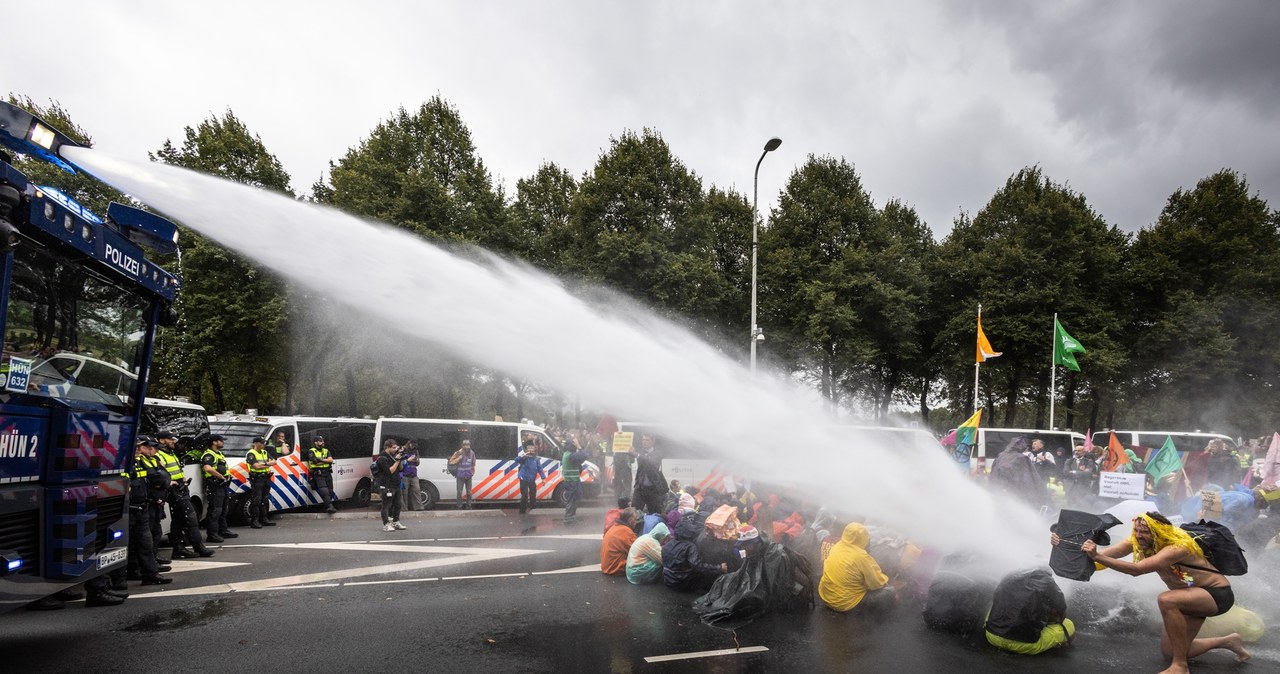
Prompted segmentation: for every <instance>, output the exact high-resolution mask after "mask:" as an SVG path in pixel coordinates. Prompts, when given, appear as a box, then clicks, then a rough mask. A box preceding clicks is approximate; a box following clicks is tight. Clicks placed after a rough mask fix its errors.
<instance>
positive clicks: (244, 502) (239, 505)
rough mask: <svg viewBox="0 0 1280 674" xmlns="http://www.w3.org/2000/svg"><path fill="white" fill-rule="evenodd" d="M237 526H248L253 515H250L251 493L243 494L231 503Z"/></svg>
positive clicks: (231, 517)
mask: <svg viewBox="0 0 1280 674" xmlns="http://www.w3.org/2000/svg"><path fill="white" fill-rule="evenodd" d="M230 519H231V520H233V521H234V522H235V524H236V526H241V527H247V526H249V522H250V521H252V517H251V516H250V515H249V495H248V494H241V495H240V496H238V497H236V500H235V501H233V502H232V504H231V516H230Z"/></svg>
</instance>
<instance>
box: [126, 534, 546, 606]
mask: <svg viewBox="0 0 1280 674" xmlns="http://www.w3.org/2000/svg"><path fill="white" fill-rule="evenodd" d="M266 547H305V548H308V549H315V550H334V551H352V552H363V551H366V549H367V548H369V547H370V546H368V545H365V544H349V543H307V544H302V545H300V546H294V545H280V546H266ZM373 547H375V549H376V550H379V551H381V550H383V549H384V547H390V548H391V549H393V550H402V549H405V548H411V549H414V550H415V551H420V552H424V553H429V554H441V555H450V556H448V557H445V558H443V559H419V560H415V561H412V562H401V563H399V564H384V565H380V566H366V567H359V568H354V569H338V570H334V571H325V572H322V573H308V574H301V575H294V576H281V577H278V578H264V579H262V580H252V581H245V582H240V583H219V584H216V585H206V586H203V587H190V588H180V589H175V590H162V591H160V592H151V593H146V594H136V595H134V596H135V597H139V598H142V597H179V596H193V595H205V594H226V593H228V592H254V591H258V590H274V589H283V588H292V587H295V586H309V585H310V584H315V583H324V582H328V581H335V580H338V581H340V580H345V579H347V578H359V577H362V576H378V575H384V574H393V573H400V572H405V571H418V570H421V569H429V568H432V567H440V566H452V565H456V564H469V563H472V562H486V561H492V560H497V559H510V558H514V557H524V556H527V555H539V554H545V553H548V552H551V551H550V550H522V549H477V548H456V547H444V546H439V547H437V546H426V545H422V546H402V545H391V546H383V545H377V546H373Z"/></svg>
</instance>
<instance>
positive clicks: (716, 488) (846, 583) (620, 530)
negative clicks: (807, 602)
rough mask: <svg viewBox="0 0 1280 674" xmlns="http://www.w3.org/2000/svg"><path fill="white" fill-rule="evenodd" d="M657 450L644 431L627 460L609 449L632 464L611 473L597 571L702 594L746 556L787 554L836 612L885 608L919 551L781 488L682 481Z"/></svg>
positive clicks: (800, 577)
mask: <svg viewBox="0 0 1280 674" xmlns="http://www.w3.org/2000/svg"><path fill="white" fill-rule="evenodd" d="M660 456H661V455H660V453H659V452H658V450H657V449H656V448H655V446H654V438H653V437H652V436H648V435H645V436H642V437H641V439H640V443H639V447H638V449H637V451H636V452H635V456H634V457H632V459H631V460H630V461H620V460H619V458H618V457H617V456H615V457H614V464H613V465H614V466H615V467H616V466H618V465H621V464H625V465H627V466H628V467H629V468H630V467H631V466H633V465H634V470H633V471H631V472H630V475H631V478H632V481H631V484H630V485H626V486H623V484H622V483H618V482H616V481H615V495H616V496H617V507H615V508H611V509H609V510H608V512H607V513H606V514H605V520H604V540H603V542H602V544H601V548H600V569H601V572H602V573H604V574H606V575H618V576H624V575H625V577H626V578H627V580H628V581H630V582H631V583H633V584H636V585H644V584H662V585H664V586H666V587H667V588H669V589H670V590H673V591H676V592H683V593H689V594H691V595H702V594H704V593H708V591H709V590H712V588H713V584H715V583H716V581H717V579H719V578H722V577H725V576H728V575H730V574H735V573H739V572H745V568H744V567H746V566H748V565H750V564H751V561H752V560H759V559H761V558H763V557H764V556H766V555H770V554H774V555H786V556H788V557H789V558H790V559H791V560H792V561H793V565H794V566H795V567H799V568H798V569H797V570H796V571H795V573H796V575H797V581H796V582H797V585H798V586H802V585H804V578H809V579H811V580H812V584H811V586H810V590H813V591H815V592H813V594H816V597H817V601H819V602H821V603H822V604H823V605H825V606H826V607H828V608H829V609H831V610H833V611H837V612H849V611H853V610H855V609H857V608H858V607H860V606H861V607H864V608H862V609H859V610H862V611H870V610H879V608H882V607H887V606H890V605H892V604H894V603H895V602H896V588H900V587H901V586H902V585H904V584H906V583H909V582H910V579H911V577H912V575H913V573H912V572H913V569H914V567H915V565H916V562H917V561H918V560H919V559H920V557H921V549H920V548H918V547H916V546H915V545H913V544H911V543H910V542H909V541H907V540H906V539H905V538H903V537H902V536H899V535H897V534H896V533H894V532H892V531H890V530H888V529H886V528H883V527H877V526H874V525H872V524H868V523H866V522H865V521H864V520H863V519H862V518H857V517H848V516H845V517H843V518H841V517H838V516H836V515H835V514H833V513H831V512H829V511H827V510H826V509H823V508H821V507H819V506H817V505H815V504H812V503H806V502H803V501H801V500H797V499H795V498H792V497H789V496H787V495H785V494H780V493H773V492H769V493H765V494H763V495H758V494H756V493H755V491H754V490H753V489H752V486H751V484H750V483H749V482H745V481H742V480H738V479H732V478H730V479H724V480H720V481H718V482H717V483H716V484H714V485H710V484H708V485H703V487H702V488H699V487H698V486H697V485H681V484H680V483H679V482H678V481H676V480H667V479H666V478H665V476H664V475H663V474H662V471H661V461H660ZM705 596H710V594H707V595H705ZM704 599H705V597H704ZM700 601H701V600H700ZM867 606H874V607H876V608H865V607H867Z"/></svg>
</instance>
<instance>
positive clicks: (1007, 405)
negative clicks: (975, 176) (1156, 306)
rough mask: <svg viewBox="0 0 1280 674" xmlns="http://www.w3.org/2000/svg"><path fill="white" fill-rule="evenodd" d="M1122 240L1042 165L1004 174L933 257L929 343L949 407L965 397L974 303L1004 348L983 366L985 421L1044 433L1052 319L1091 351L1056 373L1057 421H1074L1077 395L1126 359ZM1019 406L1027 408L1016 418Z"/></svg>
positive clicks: (964, 402)
mask: <svg viewBox="0 0 1280 674" xmlns="http://www.w3.org/2000/svg"><path fill="white" fill-rule="evenodd" d="M1127 240H1128V239H1127V237H1126V236H1125V235H1124V234H1123V233H1122V232H1120V231H1119V230H1118V229H1117V228H1116V227H1114V226H1108V225H1107V224H1106V222H1105V221H1103V219H1102V218H1101V217H1100V216H1099V215H1097V214H1096V213H1095V212H1094V211H1093V210H1092V208H1090V207H1089V205H1088V202H1087V201H1086V200H1085V198H1084V196H1083V195H1080V194H1078V193H1076V192H1074V191H1072V190H1071V189H1069V188H1067V187H1066V186H1063V185H1060V184H1057V183H1054V182H1053V181H1051V180H1050V179H1049V178H1048V177H1046V176H1045V175H1044V174H1043V173H1042V171H1041V170H1040V169H1039V167H1030V168H1024V169H1022V170H1021V171H1019V172H1018V173H1016V174H1014V175H1013V176H1011V177H1010V178H1009V179H1008V181H1006V183H1005V185H1004V187H1003V188H1001V189H1000V190H999V191H998V192H996V194H995V195H994V196H993V197H992V199H991V200H990V201H989V202H988V203H987V205H986V206H984V207H983V209H982V210H981V211H980V212H979V213H978V214H977V216H976V217H974V218H972V219H969V218H968V217H967V216H965V215H962V216H961V217H959V218H957V220H956V222H955V226H954V228H953V229H952V231H951V234H950V235H948V236H947V238H946V240H944V242H943V244H942V246H941V249H940V251H939V254H940V260H942V261H943V264H942V267H941V268H940V269H939V270H938V271H939V274H938V276H937V282H938V284H939V285H938V288H937V292H938V295H937V298H938V300H935V302H934V303H933V305H934V307H935V308H936V309H938V310H942V311H944V312H946V313H945V314H944V315H942V316H939V317H937V319H936V320H938V321H939V322H940V323H941V324H942V325H943V327H942V329H941V331H940V333H939V336H938V338H937V343H938V345H939V348H940V351H941V352H942V353H943V354H944V356H943V358H944V371H945V372H946V381H947V386H946V388H947V397H948V398H949V399H950V400H951V401H952V404H953V405H956V406H957V407H959V408H962V409H963V408H967V407H969V403H970V401H971V400H972V397H973V389H972V385H973V376H972V372H973V354H974V342H975V339H976V332H975V319H976V312H977V305H978V304H979V303H981V304H982V305H983V316H982V322H983V329H984V331H985V332H986V334H987V336H988V337H990V338H991V340H992V343H993V345H994V346H995V347H996V348H997V349H999V350H1001V351H1003V352H1004V355H1003V356H1001V357H999V358H996V359H994V360H989V361H987V363H985V364H984V366H983V368H982V383H981V386H982V391H983V393H984V394H985V396H984V402H983V406H984V407H986V408H987V410H988V414H989V415H990V416H987V417H984V419H990V420H991V422H992V423H1001V424H1003V425H1006V426H1009V425H1013V424H1015V423H1025V424H1028V425H1034V427H1036V428H1044V427H1046V424H1047V423H1048V415H1047V408H1048V395H1049V393H1050V392H1049V382H1050V372H1049V365H1048V361H1049V357H1050V349H1051V348H1052V344H1053V342H1052V340H1053V332H1052V331H1053V314H1055V313H1057V314H1058V315H1059V318H1060V320H1061V321H1062V322H1063V324H1064V325H1065V326H1066V327H1067V329H1068V330H1069V331H1070V332H1071V334H1072V335H1073V336H1074V337H1076V338H1077V339H1079V340H1080V341H1081V342H1082V343H1084V344H1085V345H1086V346H1087V347H1088V349H1089V354H1088V356H1087V357H1086V358H1084V359H1083V361H1082V365H1081V369H1082V373H1081V374H1080V375H1076V374H1075V373H1072V374H1068V375H1066V376H1063V377H1059V378H1058V383H1059V386H1060V387H1061V389H1062V390H1061V391H1060V392H1058V391H1055V392H1054V395H1059V396H1060V397H1059V398H1058V400H1059V404H1058V407H1059V408H1060V409H1061V410H1062V411H1063V414H1064V416H1063V417H1060V418H1059V419H1060V420H1061V419H1062V418H1065V419H1066V423H1067V424H1068V425H1071V424H1072V423H1073V422H1074V421H1075V419H1074V416H1075V415H1076V414H1077V413H1078V412H1077V407H1078V406H1077V404H1076V400H1077V398H1078V397H1079V394H1080V393H1082V392H1084V391H1085V390H1089V391H1091V392H1093V390H1094V389H1096V388H1101V387H1105V386H1108V385H1114V380H1115V378H1116V377H1117V376H1118V372H1119V370H1120V369H1121V367H1122V365H1123V363H1124V362H1125V359H1126V357H1127V353H1126V351H1125V350H1124V349H1123V348H1122V347H1121V342H1120V336H1121V334H1122V333H1123V327H1122V320H1123V319H1122V317H1121V316H1122V314H1121V312H1120V310H1121V309H1122V308H1123V307H1124V306H1125V299H1124V297H1125V292H1126V291H1125V284H1124V280H1125V275H1124V268H1123V264H1122V254H1123V251H1124V249H1125V247H1126V245H1127ZM939 300H940V301H939ZM1063 394H1065V395H1063ZM1027 402H1030V403H1032V410H1033V411H1032V412H1030V413H1023V414H1021V415H1020V414H1019V411H1020V409H1022V406H1023V404H1024V403H1027ZM997 406H1003V410H1002V411H1003V415H1002V416H1003V418H1002V419H999V417H997V414H996V411H997V410H996V408H997Z"/></svg>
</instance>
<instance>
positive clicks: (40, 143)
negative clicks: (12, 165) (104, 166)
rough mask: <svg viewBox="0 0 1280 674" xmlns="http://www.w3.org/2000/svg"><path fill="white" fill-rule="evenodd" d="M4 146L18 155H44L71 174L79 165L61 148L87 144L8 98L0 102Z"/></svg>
mask: <svg viewBox="0 0 1280 674" xmlns="http://www.w3.org/2000/svg"><path fill="white" fill-rule="evenodd" d="M0 145H4V146H5V147H7V148H9V149H11V150H13V151H14V152H17V153H18V154H25V155H35V156H37V157H40V158H41V159H43V160H45V161H47V162H49V163H50V164H53V165H54V166H57V167H58V168H60V169H62V170H64V171H67V172H68V173H76V172H77V171H76V168H75V167H74V166H72V165H71V164H70V163H69V162H67V161H66V160H64V159H63V158H62V157H61V156H60V155H59V154H58V150H59V149H61V148H62V146H64V145H70V146H72V147H84V146H83V145H81V144H79V143H77V142H75V141H74V140H71V138H69V137H67V135H66V134H64V133H62V132H61V131H58V130H57V129H55V128H53V127H51V126H49V125H47V124H45V123H44V122H42V121H40V120H39V119H38V118H37V117H36V116H34V115H32V114H31V113H29V112H27V111H26V110H23V109H22V108H19V107H18V106H16V105H11V104H9V103H6V102H4V101H0Z"/></svg>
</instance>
